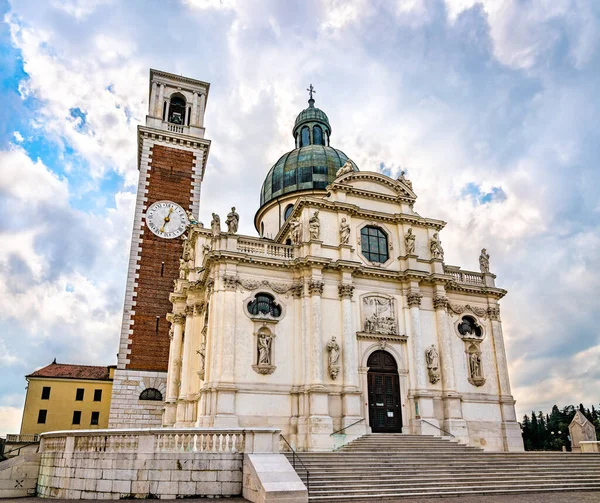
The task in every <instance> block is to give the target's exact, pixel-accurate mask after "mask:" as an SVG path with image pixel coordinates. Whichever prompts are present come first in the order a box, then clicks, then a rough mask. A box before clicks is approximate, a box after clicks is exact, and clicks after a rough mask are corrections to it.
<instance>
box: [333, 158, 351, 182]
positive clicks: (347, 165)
mask: <svg viewBox="0 0 600 503" xmlns="http://www.w3.org/2000/svg"><path fill="white" fill-rule="evenodd" d="M353 171H354V168H353V167H352V162H351V161H350V159H348V160H347V161H346V162H345V163H344V165H343V166H342V167H341V168H340V169H338V170H337V172H336V174H335V177H336V178H338V177H340V176H342V175H345V174H346V173H352V172H353Z"/></svg>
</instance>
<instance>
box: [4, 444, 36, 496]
mask: <svg viewBox="0 0 600 503" xmlns="http://www.w3.org/2000/svg"><path fill="white" fill-rule="evenodd" d="M39 468H40V455H39V454H36V453H23V454H21V455H20V456H15V457H14V458H12V459H8V460H6V461H2V462H1V463H0V498H23V497H25V496H35V486H36V481H37V478H38V470H39Z"/></svg>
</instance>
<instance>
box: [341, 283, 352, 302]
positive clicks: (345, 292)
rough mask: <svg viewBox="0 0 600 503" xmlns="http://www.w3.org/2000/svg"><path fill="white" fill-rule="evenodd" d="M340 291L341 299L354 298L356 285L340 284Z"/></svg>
mask: <svg viewBox="0 0 600 503" xmlns="http://www.w3.org/2000/svg"><path fill="white" fill-rule="evenodd" d="M338 293H339V295H340V298H341V299H352V296H353V295H354V286H353V285H339V286H338Z"/></svg>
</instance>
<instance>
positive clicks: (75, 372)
mask: <svg viewBox="0 0 600 503" xmlns="http://www.w3.org/2000/svg"><path fill="white" fill-rule="evenodd" d="M109 373H110V371H109V367H98V366H95V365H69V364H67V363H56V360H55V361H53V362H52V363H51V364H50V365H46V366H45V367H42V368H41V369H38V370H36V371H35V372H32V373H31V374H29V375H27V376H25V377H58V378H63V379H95V380H103V381H107V380H108V378H109Z"/></svg>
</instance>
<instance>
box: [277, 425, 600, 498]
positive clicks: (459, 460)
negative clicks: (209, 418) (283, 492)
mask: <svg viewBox="0 0 600 503" xmlns="http://www.w3.org/2000/svg"><path fill="white" fill-rule="evenodd" d="M287 456H288V459H289V460H290V463H291V462H292V454H291V453H288V454H287ZM298 456H299V457H300V459H301V460H302V462H303V463H304V465H305V466H306V468H307V469H308V471H309V472H310V480H309V484H310V487H309V500H310V501H373V500H375V499H398V498H411V497H412V498H418V497H434V496H461V495H462V496H466V495H480V494H510V493H515V494H516V493H528V492H542V491H544V492H547V491H600V454H580V453H566V452H527V453H490V452H483V451H482V450H481V449H479V448H475V447H467V446H465V445H461V444H459V443H456V442H453V441H450V440H445V439H442V438H439V437H433V436H427V435H404V434H383V433H375V434H371V435H365V436H363V437H361V438H359V439H357V440H355V441H354V442H351V443H349V444H347V445H345V446H344V447H343V448H342V449H340V450H338V451H336V452H303V453H300V454H299V455H298ZM298 456H297V457H296V462H295V465H296V466H295V468H296V471H297V472H298V475H299V476H300V478H301V479H302V480H303V481H304V483H305V484H306V482H307V476H306V471H305V469H304V468H303V467H302V464H300V463H299V462H298Z"/></svg>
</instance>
